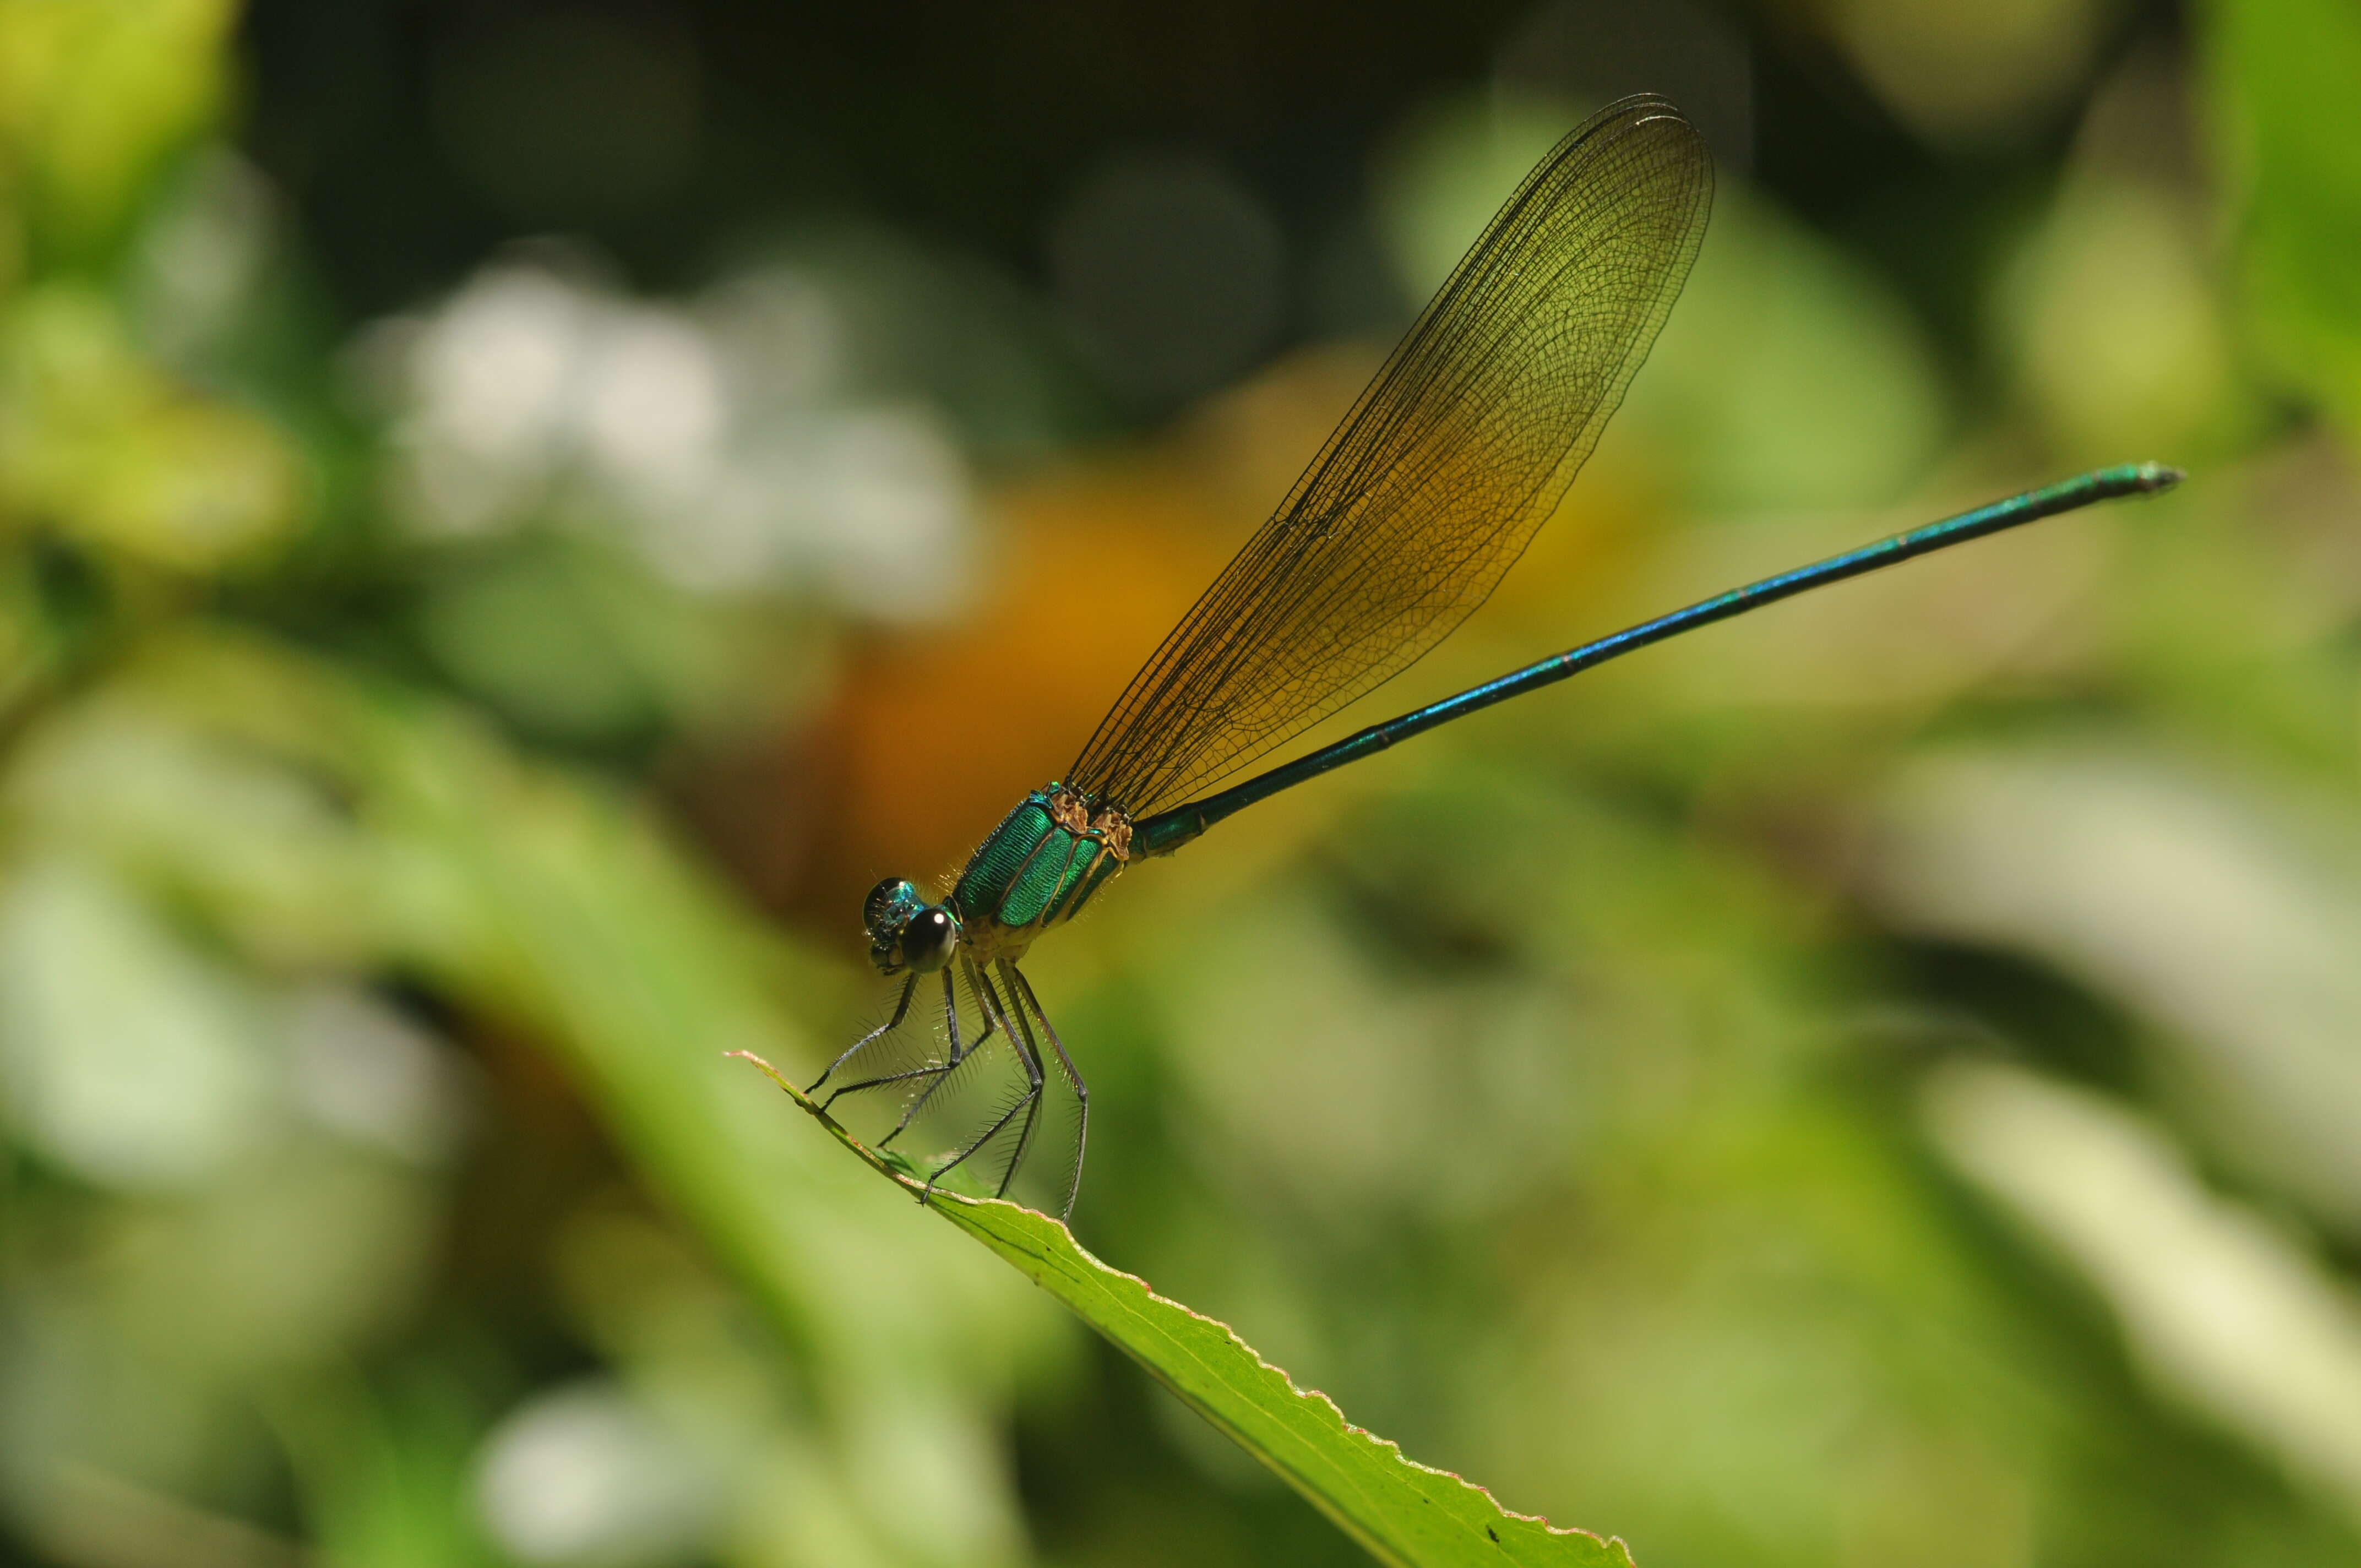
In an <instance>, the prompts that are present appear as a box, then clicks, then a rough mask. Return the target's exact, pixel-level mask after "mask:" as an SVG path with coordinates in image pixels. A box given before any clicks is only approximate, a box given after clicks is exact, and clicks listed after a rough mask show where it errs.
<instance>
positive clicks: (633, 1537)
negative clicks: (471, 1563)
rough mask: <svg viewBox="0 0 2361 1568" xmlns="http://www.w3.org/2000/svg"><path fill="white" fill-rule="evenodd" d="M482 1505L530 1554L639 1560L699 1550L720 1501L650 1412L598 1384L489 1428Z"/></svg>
mask: <svg viewBox="0 0 2361 1568" xmlns="http://www.w3.org/2000/svg"><path fill="white" fill-rule="evenodd" d="M476 1501H477V1506H478V1509H479V1510H480V1511H481V1513H482V1515H483V1519H484V1523H485V1526H486V1528H487V1529H489V1530H490V1532H491V1534H492V1537H493V1539H494V1540H495V1541H499V1542H500V1545H501V1546H502V1547H503V1548H505V1549H506V1550H507V1551H508V1552H511V1554H513V1555H514V1556H516V1557H517V1558H519V1559H521V1560H522V1561H523V1562H526V1563H567V1564H575V1563H582V1564H588V1563H596V1564H599V1565H601V1568H634V1565H638V1564H643V1563H644V1564H653V1563H671V1562H675V1561H678V1560H680V1559H682V1558H685V1557H687V1556H689V1555H691V1554H692V1553H694V1552H695V1551H696V1549H697V1546H698V1544H699V1542H700V1541H702V1540H703V1538H704V1536H705V1535H706V1534H707V1532H708V1529H709V1527H710V1525H711V1523H712V1521H713V1519H714V1516H715V1514H716V1511H717V1508H718V1503H719V1498H718V1496H717V1493H716V1488H715V1486H714V1484H713V1480H712V1477H711V1476H710V1475H709V1474H708V1472H707V1471H706V1470H705V1469H704V1468H703V1467H702V1466H701V1465H700V1464H698V1463H697V1457H696V1455H694V1454H693V1453H690V1452H689V1451H688V1449H687V1448H686V1445H684V1444H683V1443H681V1442H679V1441H677V1440H676V1439H675V1436H674V1435H673V1434H672V1433H671V1432H670V1431H667V1430H666V1428H665V1427H664V1425H663V1424H662V1423H661V1422H660V1421H659V1420H657V1419H656V1418H655V1416H654V1415H653V1413H652V1412H651V1411H649V1410H648V1409H646V1408H645V1407H644V1406H643V1405H642V1404H641V1403H640V1402H639V1401H637V1400H635V1399H634V1398H631V1394H630V1393H629V1392H628V1391H627V1390H625V1389H623V1388H622V1387H619V1386H617V1385H615V1384H612V1383H610V1382H607V1381H604V1380H592V1381H587V1382H582V1383H577V1384H575V1385H573V1386H571V1387H565V1388H560V1389H557V1390H555V1391H554V1392H552V1393H547V1394H544V1395H541V1396H539V1397H538V1398H534V1399H533V1400H532V1401H530V1402H529V1403H527V1404H526V1405H524V1406H523V1407H522V1409H518V1410H516V1411H515V1412H513V1413H512V1414H511V1415H510V1416H509V1417H508V1419H507V1420H503V1421H502V1422H501V1423H500V1426H499V1427H497V1428H496V1429H494V1431H493V1432H492V1434H491V1436H490V1437H489V1439H488V1440H487V1441H486V1442H485V1445H484V1449H483V1453H482V1454H481V1455H480V1457H479V1458H478V1461H477V1469H476Z"/></svg>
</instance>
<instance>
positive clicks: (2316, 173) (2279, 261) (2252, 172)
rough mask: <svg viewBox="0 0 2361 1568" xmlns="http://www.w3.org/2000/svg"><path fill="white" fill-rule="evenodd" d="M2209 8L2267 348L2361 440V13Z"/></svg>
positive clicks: (2281, 4) (2258, 4)
mask: <svg viewBox="0 0 2361 1568" xmlns="http://www.w3.org/2000/svg"><path fill="white" fill-rule="evenodd" d="M2207 9H2208V11H2209V13H2210V22H2211V26H2210V29H2209V31H2210V37H2209V40H2208V41H2209V42H2210V44H2211V46H2212V48H2211V49H2210V51H2209V52H2210V55H2211V61H2210V63H2211V65H2212V76H2213V81H2212V83H2211V85H2212V89H2213V96H2214V110H2215V119H2216V122H2217V127H2216V128H2217V136H2218V137H2219V139H2220V140H2222V141H2223V142H2224V143H2225V144H2226V145H2225V146H2224V148H2223V151H2224V154H2225V157H2224V163H2225V164H2226V166H2227V167H2228V168H2229V169H2230V170H2234V171H2235V175H2236V177H2237V179H2238V181H2239V186H2240V187H2242V188H2239V189H2238V195H2239V196H2240V197H2241V198H2242V199H2243V204H2244V211H2243V213H2242V214H2240V216H2241V217H2242V219H2243V224H2242V228H2243V234H2242V236H2241V237H2242V239H2243V242H2244V243H2243V257H2242V261H2243V274H2244V276H2243V282H2244V284H2245V298H2246V308H2247V312H2248V314H2249V316H2250V318H2251V322H2252V325H2253V328H2254V333H2255V336H2256V339H2257V342H2258V343H2259V345H2261V347H2262V348H2263V349H2264V350H2265V352H2266V353H2267V354H2268V356H2270V357H2271V359H2272V360H2273V361H2274V363H2275V365H2276V367H2277V368H2278V369H2279V372H2280V373H2281V374H2282V375H2283V376H2285V377H2286V378H2288V379H2289V380H2290V381H2291V382H2293V383H2294V384H2295V385H2297V386H2298V387H2301V389H2304V390H2305V391H2306V392H2308V393H2310V394H2311V395H2312V396H2313V397H2315V398H2318V399H2319V400H2321V401H2323V403H2325V404H2327V405H2328V407H2329V409H2330V410H2331V411H2334V414H2335V415H2336V417H2337V419H2338V420H2339V422H2341V423H2342V424H2343V425H2344V427H2345V432H2346V434H2347V436H2348V437H2349V438H2354V439H2361V269H2356V267H2355V266H2354V258H2355V257H2356V256H2361V137H2356V136H2355V135H2354V134H2353V90H2354V83H2355V82H2361V10H2356V9H2355V8H2354V7H2353V6H2352V5H2348V4H2345V0H2214V3H2213V5H2210V6H2209V7H2208V8H2207Z"/></svg>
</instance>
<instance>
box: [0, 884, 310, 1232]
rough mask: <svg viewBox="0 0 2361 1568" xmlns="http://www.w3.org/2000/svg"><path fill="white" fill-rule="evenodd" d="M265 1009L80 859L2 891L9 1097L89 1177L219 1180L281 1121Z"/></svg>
mask: <svg viewBox="0 0 2361 1568" xmlns="http://www.w3.org/2000/svg"><path fill="white" fill-rule="evenodd" d="M265 1045H266V1034H265V1030H264V1027H263V1019H262V1017H261V1015H260V1014H259V1013H258V1010H257V1009H256V1007H255V1006H254V1005H253V999H252V998H250V997H248V996H247V995H246V994H245V992H243V990H242V989H241V987H240V986H239V985H238V983H237V982H236V980H235V978H234V977H232V976H230V975H228V974H226V973H225V972H223V971H221V970H217V969H215V968H214V967H213V966H212V965H209V964H207V963H206V962H205V961H204V960H203V959H200V958H199V957H198V956H197V955H196V954H194V953H192V952H191V951H190V950H188V949H187V948H184V947H183V946H181V944H180V943H179V942H178V941H176V940H175V939H174V938H173V936H172V934H171V933H170V931H169V930H167V929H166V928H165V927H163V926H162V925H161V923H159V921H158V920H157V919H156V917H155V916H154V915H153V914H151V913H150V912H149V911H148V910H147V909H145V908H143V907H142V906H141V905H139V904H138V903H137V901H135V900H134V899H133V898H132V897H131V896H130V895H129V894H127V893H126V892H125V891H124V890H123V889H121V888H119V887H116V886H115V885H114V884H113V883H110V882H108V881H107V880H105V879H104V878H103V877H102V876H100V875H98V874H97V873H96V872H92V871H90V870H88V869H86V868H83V867H82V866H78V865H75V864H72V863H71V862H68V861H51V862H49V863H47V864H44V865H39V866H36V867H33V868H30V869H27V871H25V872H21V873H19V874H18V875H16V876H14V877H12V878H11V879H10V883H9V887H8V891H7V895H6V898H5V903H0V1085H5V1095H0V1110H4V1111H5V1114H6V1116H7V1118H8V1119H9V1120H10V1121H11V1122H12V1123H14V1124H15V1125H16V1131H17V1133H18V1134H19V1135H21V1136H22V1137H23V1138H24V1139H25V1140H26V1141H27V1143H28V1144H30V1145H32V1146H34V1147H36V1148H38V1149H39V1150H41V1151H42V1152H43V1153H44V1154H46V1155H47V1156H49V1157H50V1158H52V1159H55V1160H57V1161H58V1162H59V1163H60V1164H61V1165H63V1166H65V1167H66V1168H70V1169H71V1170H73V1171H75V1172H77V1173H79V1174H80V1175H82V1176H83V1177H84V1178H86V1179H90V1180H93V1181H95V1182H99V1183H101V1184H103V1185H107V1186H119V1187H126V1188H132V1189H145V1188H167V1189H170V1188H178V1187H184V1186H188V1185H192V1184H195V1183H199V1182H203V1181H204V1180H206V1179H209V1178H211V1177H213V1176H214V1175H215V1174H216V1173H217V1172H218V1171H220V1170H221V1168H223V1167H224V1166H225V1165H226V1164H228V1163H229V1162H230V1161H232V1160H233V1159H235V1158H236V1157H238V1156H240V1155H242V1154H245V1153H247V1151H249V1150H250V1149H251V1148H253V1147H254V1146H256V1145H257V1144H258V1142H259V1141H261V1140H262V1139H264V1138H265V1137H266V1136H267V1135H269V1133H270V1132H271V1131H272V1130H273V1128H274V1127H275V1125H276V1121H277V1118H276V1115H275V1111H276V1108H277V1105H278V1103H279V1097H278V1090H277V1086H276V1085H275V1083H274V1082H273V1077H274V1071H273V1064H272V1063H271V1061H270V1059H269V1054H268V1052H267V1050H266V1048H265Z"/></svg>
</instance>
